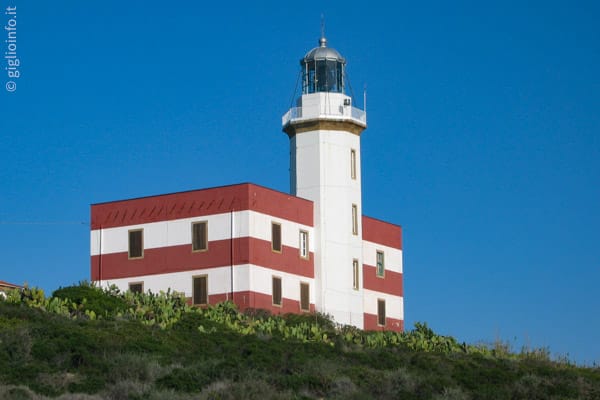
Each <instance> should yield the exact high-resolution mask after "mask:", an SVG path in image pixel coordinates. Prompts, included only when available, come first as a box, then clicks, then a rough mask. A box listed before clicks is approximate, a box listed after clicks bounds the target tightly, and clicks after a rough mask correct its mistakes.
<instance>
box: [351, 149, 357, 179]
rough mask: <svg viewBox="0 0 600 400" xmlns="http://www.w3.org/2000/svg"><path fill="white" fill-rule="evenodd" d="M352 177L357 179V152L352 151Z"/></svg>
mask: <svg viewBox="0 0 600 400" xmlns="http://www.w3.org/2000/svg"><path fill="white" fill-rule="evenodd" d="M350 177H351V178H352V179H356V150H354V149H350Z"/></svg>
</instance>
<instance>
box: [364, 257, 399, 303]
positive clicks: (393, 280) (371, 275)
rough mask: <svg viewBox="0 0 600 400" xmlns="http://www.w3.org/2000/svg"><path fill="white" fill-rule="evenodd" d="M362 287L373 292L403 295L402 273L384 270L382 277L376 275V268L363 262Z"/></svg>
mask: <svg viewBox="0 0 600 400" xmlns="http://www.w3.org/2000/svg"><path fill="white" fill-rule="evenodd" d="M363 287H364V288H365V289H368V290H373V291H375V292H381V293H387V294H391V295H394V296H403V294H404V290H403V284H402V274H401V273H399V272H394V271H388V270H386V271H385V273H384V276H383V278H382V277H378V276H377V268H375V267H372V266H370V265H367V264H363Z"/></svg>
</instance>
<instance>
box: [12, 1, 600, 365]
mask: <svg viewBox="0 0 600 400" xmlns="http://www.w3.org/2000/svg"><path fill="white" fill-rule="evenodd" d="M92 3H93V4H92ZM524 4H527V5H526V6H524ZM0 6H1V7H2V9H3V10H4V9H5V8H6V7H9V6H11V7H12V6H16V7H17V10H16V21H17V24H16V49H15V48H14V47H11V48H10V49H9V47H8V46H9V44H10V43H7V42H5V40H8V39H9V36H8V34H9V32H10V31H9V30H6V29H1V30H0V38H1V39H2V40H0V45H1V46H3V48H2V52H0V54H5V53H6V52H8V53H10V51H9V50H11V49H12V50H13V51H14V52H16V55H17V57H18V59H19V60H20V66H19V67H18V71H19V72H20V76H19V77H18V78H9V77H8V72H9V70H5V69H4V67H8V64H7V62H8V60H9V58H4V59H2V60H0V61H1V62H2V64H3V68H2V69H0V76H1V77H2V79H0V82H1V85H0V148H1V151H2V157H1V158H0V252H1V254H2V256H1V258H0V280H6V281H10V282H14V283H23V282H28V283H29V284H30V285H34V286H40V287H42V288H43V289H45V290H46V291H47V292H48V293H50V292H51V291H52V290H54V289H56V288H57V287H59V286H61V285H62V286H65V285H69V284H73V283H77V282H78V281H80V280H83V279H89V226H88V223H89V212H90V208H89V207H90V204H91V203H97V202H104V201H110V200H117V199H125V198H131V197H138V196H146V195H154V194H162V193H169V192H176V191H183V190H191V189H199V188H206V187H212V186H219V185H228V184H233V183H239V182H253V183H257V184H260V185H264V186H267V187H270V188H274V189H277V190H281V191H288V189H289V177H288V168H289V156H288V152H289V147H288V146H289V143H288V138H287V136H286V135H285V134H284V133H282V132H281V115H282V114H283V113H285V111H286V110H287V109H288V108H289V107H290V103H291V99H292V96H293V94H294V86H295V83H296V78H297V76H298V70H299V64H298V61H299V59H300V58H301V57H302V56H303V55H304V53H305V52H306V51H308V50H309V49H311V48H312V47H314V46H316V45H317V40H318V37H319V31H320V16H321V13H323V14H324V15H325V21H326V36H327V38H328V41H329V44H330V45H331V46H332V47H335V48H336V49H337V50H338V51H340V52H341V53H342V54H343V55H344V56H345V57H346V59H347V60H348V72H349V77H350V82H351V84H352V87H353V89H354V94H355V98H356V103H357V104H358V105H359V106H362V103H363V100H362V93H363V88H364V87H365V85H366V87H367V92H368V99H367V113H368V122H369V127H368V129H367V130H366V131H365V132H364V133H363V135H362V151H363V153H362V161H363V164H362V173H363V211H364V213H365V214H366V215H369V216H373V217H377V218H380V219H384V220H387V221H390V222H394V223H397V224H400V225H402V226H403V229H404V279H405V296H406V297H405V316H406V325H407V327H412V325H413V323H414V322H416V321H426V322H427V323H428V324H429V325H430V326H431V327H432V328H433V329H434V330H435V331H437V332H440V333H443V334H450V335H454V336H456V337H457V338H459V340H461V341H462V340H464V341H467V342H478V341H484V342H492V341H494V340H495V339H497V338H499V339H502V340H505V341H508V342H510V343H511V344H513V345H514V346H515V348H517V349H519V348H520V346H521V345H523V344H527V345H530V346H535V347H539V346H548V347H549V348H550V350H551V351H552V352H553V353H554V354H563V355H564V354H568V355H569V356H570V357H571V359H573V360H576V361H578V362H581V363H588V364H590V363H593V362H596V363H600V346H598V338H599V337H600V311H599V310H600V291H599V290H598V285H599V283H600V233H599V232H600V231H599V229H598V227H600V23H599V21H600V3H598V2H597V1H561V2H556V1H528V2H522V1H518V2H517V1H515V2H512V1H497V2H489V3H488V2H481V1H471V2H461V1H459V2H446V1H440V2H431V1H423V2H385V3H383V2H382V3H379V2H374V1H368V2H364V1H360V2H358V1H345V2H333V1H327V2H324V1H322V2H310V1H307V2H301V3H286V2H282V1H277V2H250V1H239V2H236V1H227V2H197V1H186V2H183V1H178V2H163V1H161V2H158V1H113V0H106V1H102V2H83V1H55V2H49V1H41V0H39V1H32V0H30V1H22V0H10V1H7V0H0ZM13 17H14V16H13V15H6V14H5V13H4V12H2V13H0V27H4V26H9V25H10V24H12V22H11V21H10V19H13ZM11 39H14V37H12V38H11ZM7 56H10V54H7ZM13 71H14V70H13ZM9 80H10V81H13V82H14V83H15V85H16V86H15V87H16V90H15V91H14V92H9V91H7V90H6V89H5V84H6V83H7V82H8V81H9ZM11 88H14V87H11Z"/></svg>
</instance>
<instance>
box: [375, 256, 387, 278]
mask: <svg viewBox="0 0 600 400" xmlns="http://www.w3.org/2000/svg"><path fill="white" fill-rule="evenodd" d="M377 276H379V277H383V276H385V261H384V257H383V251H377Z"/></svg>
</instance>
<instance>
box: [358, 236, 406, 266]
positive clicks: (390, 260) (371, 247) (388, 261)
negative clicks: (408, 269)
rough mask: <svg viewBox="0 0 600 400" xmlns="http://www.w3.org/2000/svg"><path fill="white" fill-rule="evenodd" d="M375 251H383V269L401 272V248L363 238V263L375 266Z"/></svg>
mask: <svg viewBox="0 0 600 400" xmlns="http://www.w3.org/2000/svg"><path fill="white" fill-rule="evenodd" d="M377 251H383V260H384V264H385V269H386V270H388V271H394V272H400V273H402V250H398V249H395V248H393V247H389V246H384V245H381V244H377V243H373V242H368V241H366V240H363V263H364V264H368V265H372V266H374V267H375V266H377Z"/></svg>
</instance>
